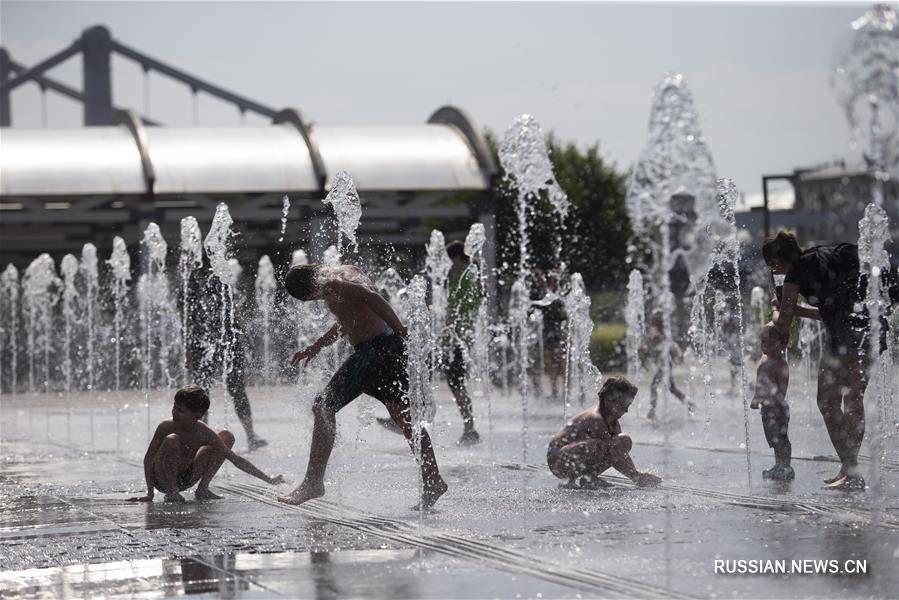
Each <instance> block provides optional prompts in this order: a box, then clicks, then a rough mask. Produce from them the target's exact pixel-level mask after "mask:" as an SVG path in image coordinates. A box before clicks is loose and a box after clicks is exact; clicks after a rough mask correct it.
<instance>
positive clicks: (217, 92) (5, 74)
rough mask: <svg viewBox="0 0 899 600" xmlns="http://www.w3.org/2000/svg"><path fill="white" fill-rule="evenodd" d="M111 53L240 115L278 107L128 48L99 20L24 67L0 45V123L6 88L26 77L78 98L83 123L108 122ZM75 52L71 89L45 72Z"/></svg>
mask: <svg viewBox="0 0 899 600" xmlns="http://www.w3.org/2000/svg"><path fill="white" fill-rule="evenodd" d="M113 53H117V54H119V55H120V56H123V57H125V58H128V59H130V60H133V61H134V62H136V63H138V64H139V65H140V66H141V68H142V69H143V71H144V73H145V74H148V73H150V72H151V71H155V72H157V73H160V74H162V75H165V76H167V77H170V78H171V79H174V80H176V81H179V82H181V83H184V84H186V85H187V86H188V87H189V88H190V90H191V93H192V94H193V95H194V98H195V99H196V97H197V95H198V94H199V93H200V92H203V93H205V94H208V95H210V96H213V97H215V98H218V99H220V100H222V101H224V102H227V103H230V104H233V105H234V106H235V107H236V108H237V110H238V111H239V112H240V114H241V115H242V116H243V115H244V114H245V113H246V112H252V113H256V114H258V115H261V116H264V117H267V118H270V119H271V118H274V117H275V115H276V114H277V113H278V111H277V110H275V109H273V108H271V107H268V106H265V105H264V104H261V103H259V102H256V101H255V100H252V99H250V98H247V97H246V96H241V95H240V94H236V93H234V92H231V91H229V90H226V89H224V88H222V87H219V86H217V85H214V84H212V83H209V82H208V81H205V80H203V79H200V78H199V77H195V76H194V75H191V74H190V73H187V72H186V71H182V70H181V69H177V68H175V67H172V66H171V65H167V64H165V63H164V62H162V61H160V60H157V59H155V58H152V57H150V56H147V55H146V54H144V53H143V52H140V51H138V50H135V49H133V48H130V47H128V46H126V45H125V44H122V43H120V42H118V41H116V40H114V39H113V38H112V37H111V36H110V33H109V30H108V29H106V28H105V27H103V26H102V25H98V26H95V27H91V28H90V29H86V30H85V31H84V32H83V33H82V34H81V37H80V38H78V39H77V40H75V41H74V42H72V44H70V45H69V46H67V47H66V48H64V49H62V50H60V51H59V52H57V53H56V54H54V55H52V56H50V57H49V58H46V59H44V60H43V61H41V62H39V63H38V64H36V65H34V66H32V67H25V66H24V65H22V64H20V63H18V62H17V61H15V60H13V59H12V57H10V55H9V53H8V51H7V50H6V49H4V48H0V127H8V126H10V125H11V124H12V114H11V107H10V101H9V98H10V93H11V92H12V91H13V90H15V89H17V88H18V87H20V86H22V85H23V84H25V83H29V82H34V83H36V84H37V85H38V86H40V89H41V93H42V94H45V93H46V92H47V91H48V90H49V91H53V92H56V93H59V94H61V95H63V96H66V97H68V98H71V99H73V100H76V101H78V102H81V103H82V104H83V106H84V124H85V125H111V124H112V123H113V120H114V115H115V113H116V112H117V111H119V110H122V109H121V108H119V107H116V106H114V105H113V103H112V71H111V67H110V59H111V57H112V54H113ZM77 54H81V56H82V60H83V63H84V71H83V81H84V89H83V91H78V90H76V89H73V88H71V87H69V86H68V85H66V84H63V83H60V82H58V81H55V80H53V79H51V78H49V77H47V76H46V75H45V73H46V72H47V71H48V70H49V69H52V68H53V67H56V66H57V65H59V64H61V63H63V62H65V61H66V60H68V59H70V58H71V57H73V56H75V55H77ZM139 118H140V119H141V121H142V122H143V123H144V124H145V125H159V123H157V122H155V121H153V120H152V119H150V118H148V117H146V116H140V117H139ZM195 118H196V109H195Z"/></svg>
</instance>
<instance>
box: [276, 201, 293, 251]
mask: <svg viewBox="0 0 899 600" xmlns="http://www.w3.org/2000/svg"><path fill="white" fill-rule="evenodd" d="M289 212H290V198H288V197H287V194H284V197H283V198H281V237H279V238H278V243H279V244H280V243H281V242H283V241H284V232H285V231H287V214H288V213H289Z"/></svg>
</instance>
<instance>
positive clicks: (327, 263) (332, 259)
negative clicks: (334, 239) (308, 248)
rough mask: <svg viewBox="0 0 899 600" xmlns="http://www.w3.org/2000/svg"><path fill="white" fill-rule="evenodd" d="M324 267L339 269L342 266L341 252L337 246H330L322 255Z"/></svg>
mask: <svg viewBox="0 0 899 600" xmlns="http://www.w3.org/2000/svg"><path fill="white" fill-rule="evenodd" d="M322 266H324V267H339V266H340V250H338V249H337V246H328V247H327V248H326V249H325V252H324V254H322Z"/></svg>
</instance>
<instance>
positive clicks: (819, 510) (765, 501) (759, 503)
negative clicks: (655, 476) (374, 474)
mask: <svg viewBox="0 0 899 600" xmlns="http://www.w3.org/2000/svg"><path fill="white" fill-rule="evenodd" d="M494 464H496V465H498V466H500V467H503V468H507V469H511V470H515V471H518V470H527V471H549V467H546V466H544V465H536V464H528V465H521V464H520V463H509V464H503V463H494ZM602 477H603V479H605V480H607V481H609V482H610V483H613V484H615V485H617V486H619V487H623V488H628V489H633V488H634V487H636V486H634V484H633V483H631V482H630V480H629V479H627V478H625V477H620V476H618V475H603V476H602ZM655 489H658V490H662V491H670V492H676V493H680V494H687V495H694V496H700V497H704V498H711V499H713V500H719V501H721V502H724V503H725V504H730V505H734V506H747V507H752V508H770V509H777V508H780V509H789V510H801V511H805V512H810V513H814V514H819V515H822V516H826V517H831V518H839V517H840V516H842V515H851V516H853V517H855V518H857V519H861V520H863V521H867V523H868V524H871V523H873V521H874V518H873V516H872V514H871V512H870V511H868V510H865V509H856V508H842V507H838V506H830V505H828V504H825V503H821V502H817V501H814V500H800V499H789V500H781V499H778V498H766V497H763V496H750V495H745V494H734V493H732V492H723V491H718V490H709V489H705V488H696V487H690V486H685V485H676V484H670V483H663V484H662V485H660V486H659V487H658V488H655ZM877 524H878V525H880V526H881V527H885V528H887V529H899V521H894V520H892V519H885V518H883V517H881V519H880V520H878V522H877Z"/></svg>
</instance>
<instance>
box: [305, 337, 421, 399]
mask: <svg viewBox="0 0 899 600" xmlns="http://www.w3.org/2000/svg"><path fill="white" fill-rule="evenodd" d="M408 389H409V378H408V375H407V374H406V342H405V340H403V338H402V337H400V336H399V335H397V334H395V333H383V334H381V335H379V336H377V337H374V338H372V339H370V340H366V341H364V342H361V343H360V344H357V345H356V346H355V347H354V348H353V353H352V354H351V355H350V356H349V358H347V359H346V360H345V361H344V363H343V364H342V365H341V366H340V368H339V369H337V372H336V373H334V375H333V376H332V377H331V380H330V381H329V382H328V385H326V386H325V389H324V390H323V391H322V392H321V393H320V394H319V395H318V396H316V398H315V404H318V405H323V406H325V407H326V408H327V409H328V410H330V411H331V412H333V413H336V412H338V411H339V410H340V409H341V408H343V407H344V406H346V405H347V404H349V403H350V402H352V401H353V400H355V399H356V398H358V397H359V395H360V394H367V395H369V396H372V397H373V398H376V399H378V400H380V401H381V402H383V403H385V404H387V403H388V402H394V403H399V404H402V405H404V406H408V402H409V401H408V398H407V396H406V391H407V390H408Z"/></svg>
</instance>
